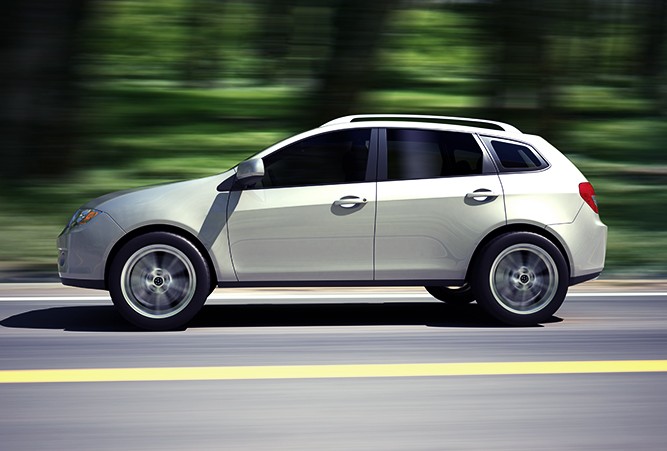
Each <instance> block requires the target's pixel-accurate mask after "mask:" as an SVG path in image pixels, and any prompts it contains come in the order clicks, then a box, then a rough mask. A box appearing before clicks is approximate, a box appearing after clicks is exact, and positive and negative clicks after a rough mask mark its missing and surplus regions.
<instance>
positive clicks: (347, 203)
mask: <svg viewBox="0 0 667 451" xmlns="http://www.w3.org/2000/svg"><path fill="white" fill-rule="evenodd" d="M366 202H367V200H366V199H362V198H361V197H357V196H343V197H341V198H340V199H338V200H336V201H334V205H335V206H336V207H342V208H354V207H356V206H357V205H363V204H365V203H366Z"/></svg>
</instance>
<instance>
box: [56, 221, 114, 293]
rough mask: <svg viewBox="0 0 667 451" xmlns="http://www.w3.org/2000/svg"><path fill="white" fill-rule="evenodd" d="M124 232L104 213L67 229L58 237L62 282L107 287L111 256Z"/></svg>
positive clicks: (82, 285)
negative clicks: (105, 283)
mask: <svg viewBox="0 0 667 451" xmlns="http://www.w3.org/2000/svg"><path fill="white" fill-rule="evenodd" d="M124 234H125V231H124V230H123V229H122V228H121V227H120V226H119V225H118V224H116V222H115V221H114V220H113V219H112V218H111V216H109V215H108V214H107V213H104V212H102V213H100V214H99V215H97V216H96V217H95V218H93V219H92V220H91V221H90V222H89V223H87V224H84V225H82V226H78V227H73V228H68V229H65V230H64V231H63V233H61V234H60V236H59V237H58V240H57V244H58V274H59V275H60V278H61V280H62V282H63V283H64V284H65V285H73V286H79V287H86V288H100V287H104V278H105V270H106V262H107V259H108V257H109V254H110V252H111V249H112V248H113V246H114V244H116V243H117V242H118V240H119V239H120V238H121V237H122V236H123V235H124Z"/></svg>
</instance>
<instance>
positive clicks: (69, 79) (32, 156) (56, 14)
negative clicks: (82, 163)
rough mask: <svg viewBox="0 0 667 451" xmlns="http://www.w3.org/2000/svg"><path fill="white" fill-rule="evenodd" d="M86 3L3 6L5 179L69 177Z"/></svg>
mask: <svg viewBox="0 0 667 451" xmlns="http://www.w3.org/2000/svg"><path fill="white" fill-rule="evenodd" d="M86 5H87V1H86V0H58V1H53V0H10V1H9V2H8V3H5V4H4V5H3V8H2V12H3V14H2V18H1V19H0V24H1V26H2V31H1V33H2V34H3V38H2V45H1V47H0V62H1V64H2V69H1V70H0V99H2V101H1V102H0V137H1V138H0V140H1V142H0V146H1V147H2V152H3V161H2V164H1V165H0V175H1V179H2V181H3V182H5V183H7V184H11V183H20V182H21V181H25V182H29V181H30V178H38V177H51V176H60V175H63V174H64V173H65V172H66V171H67V170H68V169H69V167H70V164H71V155H72V152H73V149H74V143H75V138H76V135H77V130H76V122H77V111H78V108H77V107H78V105H77V103H78V94H79V92H78V83H77V81H78V80H77V72H76V70H77V67H76V65H77V56H78V51H79V47H78V43H79V41H78V38H79V36H78V32H79V28H80V26H81V23H82V20H83V18H84V15H85V11H86Z"/></svg>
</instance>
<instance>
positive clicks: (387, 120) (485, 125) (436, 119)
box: [320, 114, 522, 134]
mask: <svg viewBox="0 0 667 451" xmlns="http://www.w3.org/2000/svg"><path fill="white" fill-rule="evenodd" d="M354 122H362V123H364V124H365V125H366V126H370V124H368V122H381V123H382V125H381V126H397V125H398V126H401V127H402V126H403V124H400V125H399V124H397V122H398V123H401V122H411V123H419V124H434V125H448V126H454V127H457V126H460V127H462V128H465V129H469V128H475V129H482V130H484V131H488V130H493V131H503V132H507V133H510V134H522V133H521V131H520V130H519V129H518V128H516V127H514V126H513V125H510V124H507V123H505V122H499V121H491V120H488V119H478V118H469V117H458V116H432V115H420V114H355V115H351V116H343V117H339V118H336V119H333V120H331V121H329V122H327V123H325V124H322V125H321V126H320V127H330V126H333V125H342V124H351V123H354ZM448 128H449V127H448ZM457 128H458V127H457Z"/></svg>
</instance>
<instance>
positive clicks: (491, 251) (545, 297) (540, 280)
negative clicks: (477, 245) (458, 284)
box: [472, 232, 569, 326]
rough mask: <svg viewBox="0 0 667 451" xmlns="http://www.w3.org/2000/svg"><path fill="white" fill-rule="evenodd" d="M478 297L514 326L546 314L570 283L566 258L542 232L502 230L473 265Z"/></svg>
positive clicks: (555, 306) (539, 319)
mask: <svg viewBox="0 0 667 451" xmlns="http://www.w3.org/2000/svg"><path fill="white" fill-rule="evenodd" d="M472 282H473V290H474V292H475V294H476V299H477V303H478V304H480V305H481V306H482V307H483V308H484V309H485V310H486V311H487V312H488V313H490V314H491V315H492V316H494V317H495V318H497V319H499V320H500V321H502V322H504V323H507V324H511V325H517V326H526V325H533V324H537V323H541V322H544V321H546V320H548V319H550V318H551V317H552V316H553V314H554V313H555V312H556V311H557V310H558V308H559V307H560V306H561V304H562V303H563V300H564V299H565V295H566V294H567V288H568V285H569V276H568V270H567V264H566V263H565V258H564V257H563V255H562V254H561V252H560V251H559V250H558V248H557V247H556V246H555V245H554V244H553V243H552V242H551V241H549V240H548V239H546V238H544V237H543V236H541V235H537V234H535V233H529V232H514V233H508V234H506V235H502V236H500V237H498V238H496V239H494V240H493V241H491V242H490V243H489V244H487V245H486V247H485V248H484V249H483V250H482V252H481V254H480V257H479V259H477V261H476V266H475V268H474V270H473V278H472Z"/></svg>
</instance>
